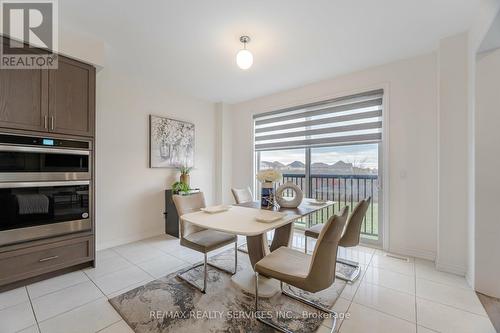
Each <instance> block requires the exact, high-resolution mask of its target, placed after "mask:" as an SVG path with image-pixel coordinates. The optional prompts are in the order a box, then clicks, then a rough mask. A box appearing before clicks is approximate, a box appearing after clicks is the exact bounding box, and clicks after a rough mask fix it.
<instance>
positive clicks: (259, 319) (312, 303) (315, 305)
mask: <svg viewBox="0 0 500 333" xmlns="http://www.w3.org/2000/svg"><path fill="white" fill-rule="evenodd" d="M280 288H281V292H282V294H283V295H285V296H288V297H290V298H293V299H295V300H297V301H299V302H301V303H304V304H307V305H309V306H312V307H313V308H315V309H318V310H321V311H323V312H327V313H330V314H332V315H333V324H332V330H331V331H330V332H331V333H333V332H334V331H335V326H336V323H337V313H336V312H335V311H333V310H331V309H327V308H325V307H323V306H321V305H319V304H316V303H314V302H311V301H309V300H307V299H305V298H302V297H299V296H295V295H292V294H289V293H287V292H286V291H285V290H284V289H283V281H280ZM255 318H257V320H258V321H260V322H261V323H263V324H265V325H268V326H270V327H272V328H274V329H275V330H277V331H280V332H284V333H293V331H290V330H289V329H288V328H286V327H284V326H281V325H278V324H276V323H274V322H272V321H270V320H268V319H264V318H262V317H261V316H259V273H257V272H255Z"/></svg>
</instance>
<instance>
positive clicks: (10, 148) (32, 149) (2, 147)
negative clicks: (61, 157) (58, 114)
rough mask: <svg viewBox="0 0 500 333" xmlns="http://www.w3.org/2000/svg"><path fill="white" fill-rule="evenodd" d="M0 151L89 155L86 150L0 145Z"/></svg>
mask: <svg viewBox="0 0 500 333" xmlns="http://www.w3.org/2000/svg"><path fill="white" fill-rule="evenodd" d="M0 151H6V152H24V153H49V154H68V155H90V151H88V150H80V149H67V148H48V147H31V146H8V145H0Z"/></svg>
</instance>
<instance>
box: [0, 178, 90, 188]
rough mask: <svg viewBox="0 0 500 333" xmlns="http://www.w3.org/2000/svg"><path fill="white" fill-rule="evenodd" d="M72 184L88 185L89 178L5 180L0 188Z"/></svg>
mask: <svg viewBox="0 0 500 333" xmlns="http://www.w3.org/2000/svg"><path fill="white" fill-rule="evenodd" d="M73 185H90V180H71V181H60V182H6V183H0V188H19V187H47V186H73Z"/></svg>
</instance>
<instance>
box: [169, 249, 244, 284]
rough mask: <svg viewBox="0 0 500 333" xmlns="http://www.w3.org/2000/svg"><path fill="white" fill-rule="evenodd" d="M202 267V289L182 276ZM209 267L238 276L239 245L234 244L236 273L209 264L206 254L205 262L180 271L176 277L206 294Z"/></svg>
mask: <svg viewBox="0 0 500 333" xmlns="http://www.w3.org/2000/svg"><path fill="white" fill-rule="evenodd" d="M200 266H203V288H200V287H199V286H198V285H196V284H195V283H194V282H192V281H190V280H188V279H187V278H185V277H184V276H182V275H183V274H185V273H187V272H189V271H190V270H192V269H195V268H198V267H200ZM208 266H211V267H213V268H216V269H218V270H220V271H223V272H226V273H228V274H231V275H234V274H236V272H237V271H238V243H234V271H230V270H228V269H225V268H223V267H219V266H217V265H215V264H212V263H210V262H208V254H207V253H204V260H203V262H200V263H197V264H194V265H192V266H191V267H188V268H186V269H184V270H182V271H180V272H179V273H177V275H176V276H177V278H179V279H181V280H182V281H184V282H187V283H188V284H189V285H191V286H192V287H194V288H196V289H198V290H199V291H201V292H202V293H204V294H205V291H206V290H207V277H208Z"/></svg>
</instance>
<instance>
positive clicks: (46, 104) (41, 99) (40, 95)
mask: <svg viewBox="0 0 500 333" xmlns="http://www.w3.org/2000/svg"><path fill="white" fill-rule="evenodd" d="M3 42H4V43H5V42H6V38H3ZM58 61H59V63H58V68H57V69H50V70H41V69H0V127H1V128H4V129H20V130H27V131H41V132H52V133H58V134H68V135H79V136H90V137H92V136H94V119H95V68H94V67H93V66H92V65H88V64H85V63H82V62H79V61H76V60H72V59H69V58H66V57H63V56H58ZM0 130H1V129H0Z"/></svg>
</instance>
